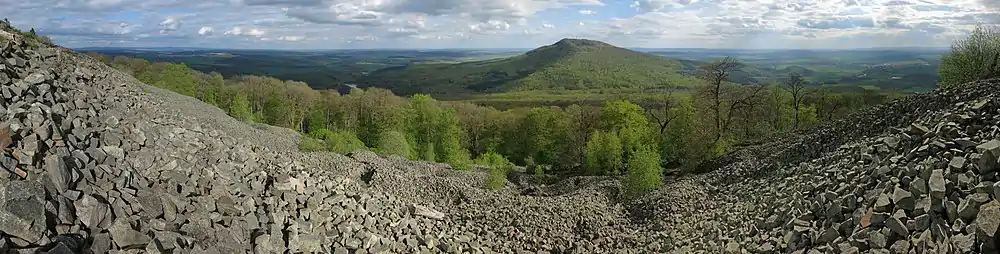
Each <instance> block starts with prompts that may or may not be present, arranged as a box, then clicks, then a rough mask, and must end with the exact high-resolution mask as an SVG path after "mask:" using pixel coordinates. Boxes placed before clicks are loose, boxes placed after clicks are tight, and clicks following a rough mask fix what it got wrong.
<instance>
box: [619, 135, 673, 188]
mask: <svg viewBox="0 0 1000 254" xmlns="http://www.w3.org/2000/svg"><path fill="white" fill-rule="evenodd" d="M662 185H663V173H662V169H661V168H660V156H659V154H657V152H656V150H655V149H651V148H649V147H647V146H640V147H638V148H637V149H636V151H635V153H634V155H633V156H632V157H630V158H629V160H628V173H627V176H626V177H625V183H624V186H625V193H626V194H627V196H629V197H632V198H636V197H639V196H642V195H644V194H646V193H649V192H650V191H652V190H655V189H657V188H660V186H662Z"/></svg>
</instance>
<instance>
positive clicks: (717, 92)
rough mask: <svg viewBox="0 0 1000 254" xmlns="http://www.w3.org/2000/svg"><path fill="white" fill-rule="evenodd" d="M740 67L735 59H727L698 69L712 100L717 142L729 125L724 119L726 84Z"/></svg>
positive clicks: (711, 105) (705, 89)
mask: <svg viewBox="0 0 1000 254" xmlns="http://www.w3.org/2000/svg"><path fill="white" fill-rule="evenodd" d="M738 67H739V61H737V60H736V59H734V58H730V57H726V58H723V59H722V60H719V61H715V62H711V63H707V64H705V65H702V66H700V67H699V68H698V78H700V79H702V80H704V81H705V87H704V88H703V89H704V91H705V92H707V95H708V99H709V100H710V107H711V110H712V116H713V119H714V120H715V140H716V142H717V141H718V140H719V139H721V138H722V134H723V131H724V130H725V129H726V125H727V124H728V123H727V122H726V121H725V120H724V119H723V115H722V114H723V112H722V110H723V108H722V107H723V102H724V98H725V94H723V93H724V92H725V90H724V89H725V87H724V86H723V85H725V82H726V81H727V80H728V79H729V75H731V74H732V72H733V71H736V68H738Z"/></svg>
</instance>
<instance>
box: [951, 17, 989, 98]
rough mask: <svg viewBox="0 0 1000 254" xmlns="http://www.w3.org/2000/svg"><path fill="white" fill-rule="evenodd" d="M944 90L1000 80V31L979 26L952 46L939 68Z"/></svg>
mask: <svg viewBox="0 0 1000 254" xmlns="http://www.w3.org/2000/svg"><path fill="white" fill-rule="evenodd" d="M938 74H939V76H940V78H939V83H940V86H942V87H948V86H953V85H957V84H962V83H967V82H971V81H976V80H982V79H988V78H995V77H1000V27H997V26H994V25H978V26H976V29H974V30H973V31H972V33H971V34H969V36H968V37H966V38H964V39H961V40H958V41H956V42H955V43H953V44H952V46H951V52H950V53H948V54H946V55H944V56H943V57H941V65H940V66H939V67H938Z"/></svg>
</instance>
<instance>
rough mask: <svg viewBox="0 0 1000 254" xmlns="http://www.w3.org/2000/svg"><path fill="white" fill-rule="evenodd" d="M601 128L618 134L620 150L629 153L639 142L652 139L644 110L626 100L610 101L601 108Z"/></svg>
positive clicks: (645, 142)
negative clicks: (620, 144)
mask: <svg viewBox="0 0 1000 254" xmlns="http://www.w3.org/2000/svg"><path fill="white" fill-rule="evenodd" d="M600 122H601V129H602V130H604V131H606V132H610V133H613V134H615V135H617V136H618V138H619V139H620V140H621V143H622V150H624V152H625V153H626V155H625V156H626V157H627V154H628V153H631V152H632V151H633V150H635V149H636V148H637V147H639V145H641V144H648V143H650V141H652V135H651V133H650V130H649V120H648V119H647V118H646V114H645V110H643V109H642V107H640V106H639V105H636V104H633V103H630V102H628V101H612V102H607V103H605V104H604V107H603V108H601V121H600Z"/></svg>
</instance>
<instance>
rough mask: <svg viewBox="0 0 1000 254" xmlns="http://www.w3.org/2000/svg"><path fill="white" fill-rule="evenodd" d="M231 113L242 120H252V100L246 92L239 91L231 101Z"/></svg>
mask: <svg viewBox="0 0 1000 254" xmlns="http://www.w3.org/2000/svg"><path fill="white" fill-rule="evenodd" d="M229 115H231V116H233V117H234V118H236V119H239V120H241V121H252V120H253V114H252V113H251V112H250V100H249V99H248V97H247V94H246V93H244V92H237V93H236V96H234V97H233V98H232V102H230V108H229Z"/></svg>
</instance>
